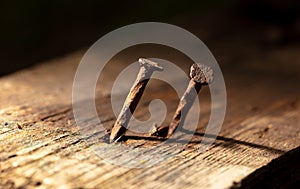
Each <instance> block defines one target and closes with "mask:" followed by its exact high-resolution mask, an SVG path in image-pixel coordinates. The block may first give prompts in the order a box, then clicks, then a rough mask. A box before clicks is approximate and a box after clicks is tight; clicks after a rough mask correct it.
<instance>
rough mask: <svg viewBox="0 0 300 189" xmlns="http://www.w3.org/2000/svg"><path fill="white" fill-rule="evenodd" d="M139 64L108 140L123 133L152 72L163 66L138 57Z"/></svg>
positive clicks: (120, 136)
mask: <svg viewBox="0 0 300 189" xmlns="http://www.w3.org/2000/svg"><path fill="white" fill-rule="evenodd" d="M138 62H139V64H140V66H141V67H140V70H139V73H138V75H137V78H136V80H135V82H134V84H133V86H132V87H131V89H130V92H129V94H128V96H127V98H126V100H125V102H124V105H123V107H122V109H121V112H120V114H119V116H118V118H117V121H116V122H115V124H114V126H113V128H112V131H111V134H110V142H111V143H112V142H117V141H119V140H120V139H121V138H122V136H123V135H124V134H125V132H126V130H127V125H128V123H129V120H130V118H131V116H132V114H133V112H134V110H135V108H136V106H137V104H138V102H139V100H140V99H141V97H142V95H143V92H144V90H145V87H146V85H147V83H148V81H149V79H150V77H151V75H152V73H153V72H154V71H156V70H158V71H162V70H163V67H161V66H160V65H159V64H157V63H156V62H153V61H151V60H148V59H146V58H139V60H138Z"/></svg>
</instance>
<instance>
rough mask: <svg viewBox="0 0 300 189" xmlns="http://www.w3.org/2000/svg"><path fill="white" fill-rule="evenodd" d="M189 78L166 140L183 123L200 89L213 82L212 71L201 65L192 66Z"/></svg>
mask: <svg viewBox="0 0 300 189" xmlns="http://www.w3.org/2000/svg"><path fill="white" fill-rule="evenodd" d="M190 78H191V80H190V82H189V84H188V87H187V89H186V90H185V92H184V94H183V96H182V97H181V99H180V101H179V104H178V106H177V109H176V112H175V114H174V116H173V119H172V121H171V123H170V125H169V127H168V133H167V138H169V137H171V136H172V134H173V133H174V132H175V130H176V129H177V128H178V126H179V125H180V124H182V123H183V122H184V120H185V118H186V115H187V113H188V111H189V109H190V108H191V106H192V104H193V102H194V100H195V98H196V96H197V94H198V93H199V91H200V89H201V87H202V86H203V85H208V84H210V83H211V82H212V81H213V70H212V69H211V68H210V67H208V66H205V65H202V64H193V65H192V66H191V69H190ZM161 130H162V129H161Z"/></svg>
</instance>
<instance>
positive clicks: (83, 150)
mask: <svg viewBox="0 0 300 189" xmlns="http://www.w3.org/2000/svg"><path fill="white" fill-rule="evenodd" d="M230 47H231V48H233V47H232V46H230ZM230 47H228V48H224V49H230ZM250 49H252V51H250V52H251V53H250V54H253V52H261V51H260V50H262V49H260V50H259V49H257V47H255V46H254V47H253V48H250ZM230 50H232V49H230ZM230 50H227V51H230ZM299 50H300V49H299V47H297V46H296V47H291V48H290V47H287V48H283V49H280V50H276V49H275V50H272V51H268V52H265V53H256V56H255V57H253V56H250V55H247V51H245V52H239V53H238V54H240V55H245V56H244V57H242V58H241V57H235V56H234V55H232V54H230V55H228V54H226V50H225V52H219V53H218V52H217V53H216V54H217V59H218V60H221V61H220V62H221V67H222V69H223V72H224V77H225V81H226V86H227V94H228V105H227V113H226V118H225V122H224V125H223V127H222V130H221V132H220V133H219V135H218V136H217V140H216V141H215V143H214V144H213V145H212V146H211V147H210V148H209V149H208V150H207V151H206V152H205V153H199V150H198V149H199V142H200V141H201V139H202V137H203V134H202V133H201V131H202V130H201V129H202V128H199V131H198V134H197V133H196V136H195V137H194V138H193V140H192V141H191V142H190V143H189V145H188V146H187V147H186V148H184V149H181V150H180V152H179V153H177V154H176V155H175V156H173V157H171V158H169V159H166V160H163V161H161V162H160V163H158V164H156V165H154V166H152V167H149V168H127V167H123V166H117V165H114V164H110V163H109V162H107V161H105V160H103V159H102V158H101V157H99V156H97V155H96V154H95V153H94V151H93V149H95V148H101V147H102V148H103V142H97V141H96V142H94V143H88V144H87V143H86V141H85V138H84V137H83V136H82V135H81V133H80V132H79V129H78V127H77V125H76V123H75V121H74V117H73V114H72V104H71V100H72V96H71V95H72V83H73V78H74V73H75V71H76V67H77V65H78V63H79V61H80V59H81V58H82V56H83V53H84V52H83V51H80V52H75V53H73V54H70V55H67V56H65V57H62V58H59V59H54V60H52V61H49V62H46V63H44V64H42V65H39V66H36V67H33V68H29V69H26V70H23V71H19V72H18V73H15V74H12V75H9V76H6V77H3V78H1V79H0V90H1V96H0V102H1V103H0V108H1V110H0V140H1V144H2V145H1V146H0V152H1V153H0V170H1V173H0V186H1V188H19V187H26V188H35V187H38V188H141V187H142V188H227V187H230V186H232V185H233V184H234V183H235V182H239V181H240V180H241V179H243V178H245V177H247V176H248V175H249V174H250V173H252V172H253V171H255V170H257V169H258V168H260V167H262V166H264V165H266V164H268V163H269V162H270V161H271V160H273V159H275V158H277V157H280V156H281V155H283V154H285V153H286V152H287V151H289V150H291V149H294V148H296V147H297V146H299V144H300V126H299V123H300V116H299V112H300V99H299V95H300V90H299V82H300V77H299V74H298V73H299V71H300V67H299V64H297V63H295V61H296V62H298V63H299V57H300V56H299V54H298V53H297V52H299ZM132 51H134V50H132ZM162 53H164V52H162ZM141 54H142V55H143V56H145V57H147V56H150V54H147V53H146V51H145V52H143V51H142V52H141V51H139V52H136V56H140V55H141ZM279 57H280V58H279ZM135 58H136V57H135V56H132V57H131V59H130V60H134V59H135ZM167 58H170V59H171V60H176V61H178V62H180V61H181V60H185V58H184V56H181V55H178V56H175V57H174V56H173V55H172V54H171V55H169V57H168V56H167ZM128 60H129V59H126V58H124V57H123V58H122V57H117V58H115V59H113V60H112V62H113V64H112V67H111V68H108V70H109V69H114V70H116V69H119V70H121V69H122V68H123V67H124V62H127V61H128ZM236 60H238V61H237V63H236V64H235V65H234V64H233V62H235V61H236ZM185 61H186V60H185ZM291 61H294V62H293V63H291ZM284 63H287V64H284ZM187 65H188V64H187ZM233 65H234V66H233ZM180 66H181V67H183V68H184V69H186V71H188V67H185V66H182V65H180ZM105 73H106V74H108V75H109V74H110V73H111V72H109V71H107V72H105ZM110 77H112V78H113V77H114V76H110ZM104 78H105V76H104ZM105 82H106V83H110V82H112V81H110V80H107V81H105ZM109 86H111V83H110V85H109ZM101 89H102V90H97V91H96V93H97V99H96V104H97V109H98V113H99V116H100V117H101V116H102V118H103V119H107V121H105V123H104V125H105V126H106V127H110V126H111V125H112V124H113V122H114V120H115V117H114V116H113V114H112V111H111V108H109V107H108V106H109V100H108V97H107V95H109V92H107V91H109V90H107V91H106V90H104V89H103V88H101ZM108 89H109V88H108ZM151 89H152V90H153V89H156V90H154V91H151ZM166 94H169V95H170V97H165V99H163V100H165V101H166V102H167V104H168V106H170V112H168V116H170V115H172V110H174V108H176V104H177V101H178V97H177V96H176V95H174V91H172V88H170V87H167V86H165V87H163V85H162V84H161V83H159V82H155V81H154V82H152V83H149V91H146V92H145V96H143V99H144V102H147V101H149V99H151V98H156V97H163V96H167V95H166ZM199 97H200V101H201V108H202V107H203V108H202V109H201V112H202V113H203V114H201V116H202V115H203V117H202V118H201V119H200V123H199V126H201V125H205V124H206V123H207V120H208V117H209V110H210V109H209V106H210V102H209V92H208V90H207V89H205V90H203V91H202V92H201V93H200V95H199ZM147 116H149V115H148V110H147V103H144V104H143V103H141V105H140V107H138V109H137V117H140V118H141V119H146V118H147ZM158 143H159V141H149V140H147V139H136V138H132V139H129V140H128V141H126V142H124V143H123V145H126V146H129V147H130V149H139V148H148V147H151V146H154V145H156V144H158ZM176 147H177V145H176V144H174V145H172V144H170V145H169V146H167V147H166V148H164V149H160V148H158V149H157V150H155V149H154V150H149V151H148V152H145V154H144V155H145V156H147V157H150V158H151V157H152V156H153V157H157V156H159V155H164V154H168V153H170V152H172V151H173V150H174V149H176ZM107 148H110V147H109V145H108V146H107ZM111 148H112V149H113V148H114V147H113V146H112V147H111ZM107 152H109V154H108V156H109V157H110V158H112V159H114V158H119V159H121V160H122V157H123V156H124V158H128V156H126V154H125V153H127V152H124V151H122V150H118V149H117V148H116V149H115V150H114V151H112V150H109V149H108V150H107ZM113 152H114V153H113ZM103 153H106V151H105V150H103ZM122 154H123V155H122ZM123 160H124V159H123ZM127 160H128V161H131V160H130V159H127Z"/></svg>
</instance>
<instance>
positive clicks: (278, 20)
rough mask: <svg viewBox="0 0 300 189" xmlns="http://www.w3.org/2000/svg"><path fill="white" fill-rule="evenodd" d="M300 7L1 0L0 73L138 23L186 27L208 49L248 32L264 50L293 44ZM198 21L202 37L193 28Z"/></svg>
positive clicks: (253, 2) (247, 1) (254, 2)
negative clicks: (232, 36) (223, 40)
mask: <svg viewBox="0 0 300 189" xmlns="http://www.w3.org/2000/svg"><path fill="white" fill-rule="evenodd" d="M299 8H300V6H299V0H294V1H293V0H289V1H271V0H270V1H259V0H243V1H236V0H226V1H225V0H224V1H217V0H212V1H197V0H191V1H184V0H180V1H173V0H165V1H153V0H143V1H137V0H134V1H114V0H112V1H99V0H87V1H71V0H52V1H34V0H28V1H1V2H0V24H1V31H0V41H1V45H0V58H1V59H0V60H1V62H0V63H1V64H0V66H1V67H0V76H1V75H5V74H9V73H12V72H15V71H17V70H19V69H22V68H25V67H28V66H31V65H33V64H36V63H38V62H42V61H44V60H47V59H50V58H54V57H57V56H61V55H64V54H66V53H68V52H72V51H74V50H77V49H83V48H88V47H89V46H90V45H92V44H93V43H94V42H95V41H96V40H97V39H99V38H100V37H101V36H103V35H104V34H106V33H108V32H110V31H111V30H114V29H117V28H118V27H121V26H125V25H127V24H133V23H136V22H146V21H156V22H166V23H170V24H176V25H178V26H181V27H184V28H185V29H188V30H189V31H190V32H192V33H195V34H196V35H198V37H199V38H200V39H202V40H203V41H204V42H205V43H206V44H207V46H208V47H209V48H210V49H211V50H212V51H214V45H213V44H214V42H215V41H216V40H219V39H220V38H226V36H227V35H236V36H238V35H239V33H241V32H242V33H243V32H244V33H245V32H247V31H249V37H250V38H251V37H252V38H253V36H254V38H255V39H256V40H257V41H259V42H261V45H265V46H266V48H272V46H285V45H295V44H298V42H299V31H300V17H299V12H300V10H299ZM203 18H204V19H203ZM202 25H203V26H205V27H203V28H204V30H207V31H206V35H205V34H203V32H202V35H203V36H201V32H200V34H199V33H197V30H196V29H194V28H197V27H201V26H202ZM210 26H211V27H210ZM262 28H263V30H262ZM204 33H205V32H204ZM199 35H200V36H199Z"/></svg>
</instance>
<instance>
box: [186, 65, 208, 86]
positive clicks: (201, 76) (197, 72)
mask: <svg viewBox="0 0 300 189" xmlns="http://www.w3.org/2000/svg"><path fill="white" fill-rule="evenodd" d="M190 77H191V79H193V80H194V81H195V82H198V83H201V84H203V85H208V84H210V83H212V81H213V70H212V69H211V68H210V67H208V66H205V65H203V64H199V63H197V64H196V63H195V64H193V65H192V66H191V69H190Z"/></svg>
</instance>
